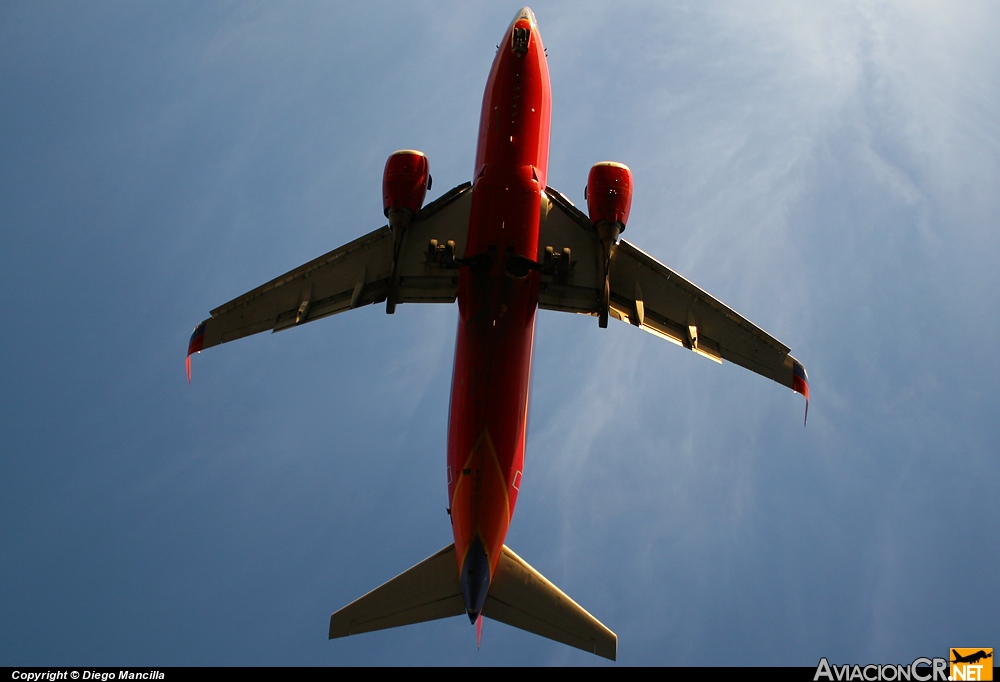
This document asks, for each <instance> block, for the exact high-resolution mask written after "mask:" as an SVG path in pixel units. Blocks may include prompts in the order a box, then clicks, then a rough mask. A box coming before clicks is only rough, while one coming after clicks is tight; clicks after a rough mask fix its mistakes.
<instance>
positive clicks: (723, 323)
mask: <svg viewBox="0 0 1000 682" xmlns="http://www.w3.org/2000/svg"><path fill="white" fill-rule="evenodd" d="M599 253H600V243H599V241H598V239H597V233H596V231H595V230H594V228H593V226H592V225H591V223H590V219H589V218H588V217H587V216H586V215H584V214H583V213H582V212H581V211H580V210H579V209H577V208H576V207H575V206H574V205H573V204H572V202H570V201H569V199H567V198H566V197H565V196H563V195H562V194H560V193H559V192H558V191H556V190H554V189H552V188H546V190H545V195H544V198H543V201H542V216H541V236H540V239H539V255H538V260H539V263H541V272H542V277H541V287H540V291H539V294H538V304H539V306H540V307H542V308H546V309H548V310H561V311H565V312H574V313H583V314H589V315H597V314H598V306H599V305H600V294H601V289H602V287H603V282H602V281H601V278H602V277H603V273H602V269H603V268H602V265H601V263H600V261H599V257H600V256H599ZM608 279H609V285H610V299H609V304H610V311H609V312H610V314H611V316H612V317H615V318H617V319H619V320H622V321H623V322H629V323H631V324H633V325H635V326H636V327H639V328H640V329H644V330H645V331H647V332H650V333H652V334H655V335H656V336H659V337H660V338H663V339H666V340H668V341H671V342H673V343H676V344H677V345H679V346H683V347H685V348H688V349H690V350H693V351H694V352H696V353H698V354H699V355H702V356H704V357H706V358H709V359H710V360H714V361H715V362H719V363H721V362H722V361H723V360H728V361H730V362H733V363H735V364H737V365H740V366H741V367H745V368H747V369H749V370H751V371H753V372H756V373H757V374H760V375H762V376H765V377H767V378H768V379H772V380H774V381H776V382H778V383H779V384H782V385H784V386H787V387H789V388H791V389H792V390H794V391H796V392H798V393H802V394H803V395H804V396H805V398H806V400H808V398H809V386H808V377H807V375H806V372H805V368H804V367H802V365H801V363H799V361H798V360H796V359H795V358H794V357H792V356H791V355H789V348H788V346H786V345H784V344H783V343H781V342H780V341H778V340H777V339H776V338H774V337H773V336H771V335H770V334H768V333H767V332H765V331H764V330H763V329H761V328H760V327H758V326H757V325H755V324H753V323H752V322H750V321H749V320H747V319H746V318H745V317H743V316H742V315H740V314H739V313H737V312H736V311H735V310H733V309H732V308H730V307H729V306H727V305H726V304H724V303H723V302H722V301H720V300H718V299H717V298H715V297H714V296H712V295H711V294H709V293H708V292H706V291H704V290H703V289H701V288H699V287H698V286H697V285H695V284H693V283H692V282H690V281H688V280H687V279H685V278H684V277H682V276H681V275H679V274H677V273H676V272H674V271H673V270H671V269H670V268H668V267H667V266H665V265H663V264H662V263H660V262H658V261H657V260H656V259H654V258H653V257H651V256H649V255H647V254H646V253H644V252H642V251H641V250H640V249H638V248H636V247H635V246H633V245H632V244H630V243H629V242H627V241H625V240H624V239H623V240H621V241H619V242H618V244H617V245H615V246H614V247H613V250H612V252H611V264H610V272H609V275H608Z"/></svg>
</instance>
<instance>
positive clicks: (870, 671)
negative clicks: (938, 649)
mask: <svg viewBox="0 0 1000 682" xmlns="http://www.w3.org/2000/svg"><path fill="white" fill-rule="evenodd" d="M947 669H948V659H946V658H934V659H931V658H924V657H920V658H918V659H915V660H914V661H913V663H910V664H909V665H898V664H885V665H875V664H869V665H858V664H854V665H851V664H850V663H845V664H843V665H830V662H829V661H828V660H826V658H821V659H819V665H817V666H816V674H815V675H813V682H819V680H830V682H854V681H855V680H860V681H861V682H882V681H883V680H884V682H948V679H949V678H948V674H947V673H946V672H945V671H946V670H947ZM991 679H992V678H991Z"/></svg>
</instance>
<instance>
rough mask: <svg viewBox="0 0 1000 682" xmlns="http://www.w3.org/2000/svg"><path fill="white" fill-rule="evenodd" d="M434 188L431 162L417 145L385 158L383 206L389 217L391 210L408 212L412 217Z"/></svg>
mask: <svg viewBox="0 0 1000 682" xmlns="http://www.w3.org/2000/svg"><path fill="white" fill-rule="evenodd" d="M430 188H431V175H430V166H429V165H428V163H427V157H426V156H424V153H423V152H418V151H416V150H414V149H402V150H400V151H398V152H393V153H392V154H391V155H390V156H389V159H388V160H387V161H386V162H385V173H384V174H383V175H382V207H383V209H384V212H385V215H386V217H389V212H390V211H404V212H408V213H409V214H410V217H411V218H412V217H413V216H416V215H417V213H419V212H420V207H421V206H423V205H424V196H425V195H426V194H427V190H429V189H430Z"/></svg>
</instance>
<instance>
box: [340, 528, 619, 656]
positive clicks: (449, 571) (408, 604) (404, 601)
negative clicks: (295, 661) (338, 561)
mask: <svg viewBox="0 0 1000 682" xmlns="http://www.w3.org/2000/svg"><path fill="white" fill-rule="evenodd" d="M525 565H527V564H525ZM543 580H544V578H543ZM578 608H579V607H578ZM464 613H465V602H464V601H463V599H462V586H461V585H460V584H459V582H458V562H457V560H456V559H455V545H448V546H447V547H445V548H444V549H442V550H441V551H440V552H438V553H437V554H435V555H433V556H431V557H428V558H427V559H424V560H423V561H421V562H420V563H419V564H417V565H416V566H414V567H413V568H411V569H409V570H408V571H404V572H403V573H400V574H399V575H397V576H396V577H395V578H393V579H392V580H390V581H389V582H387V583H385V584H383V585H382V586H380V587H376V588H375V589H374V590H372V591H371V592H369V593H368V594H366V595H365V596H363V597H361V598H359V599H356V600H354V601H353V602H351V603H350V604H348V605H347V606H345V607H344V608H342V609H340V610H339V611H337V612H336V613H335V614H333V615H332V616H330V639H334V638H336V637H347V636H348V635H357V634H360V633H362V632H372V631H374V630H384V629H386V628H394V627H399V626H400V625H410V624H412V623H422V622H424V621H426V620H436V619H438V618H447V617H449V616H459V615H462V614H464ZM519 627H520V626H519ZM525 629H528V628H525ZM612 636H613V635H612ZM560 641H562V640H560Z"/></svg>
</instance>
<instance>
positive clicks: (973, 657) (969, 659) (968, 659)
mask: <svg viewBox="0 0 1000 682" xmlns="http://www.w3.org/2000/svg"><path fill="white" fill-rule="evenodd" d="M951 655H952V656H954V657H955V659H954V660H953V661H952V663H979V661H981V660H983V659H984V658H993V652H992V651H990V653H986V651H985V650H984V649H980V650H979V651H977V652H975V653H971V654H969V655H968V656H962V655H961V654H959V653H958V650H957V649H952V650H951Z"/></svg>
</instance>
